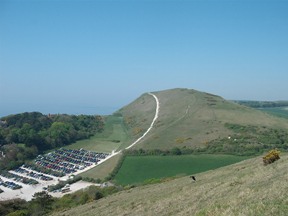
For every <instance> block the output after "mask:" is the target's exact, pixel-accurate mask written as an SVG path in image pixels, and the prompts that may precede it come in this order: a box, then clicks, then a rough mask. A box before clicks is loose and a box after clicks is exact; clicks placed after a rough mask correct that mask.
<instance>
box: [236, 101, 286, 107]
mask: <svg viewBox="0 0 288 216" xmlns="http://www.w3.org/2000/svg"><path fill="white" fill-rule="evenodd" d="M233 102H236V103H238V104H241V105H244V106H248V107H252V108H273V107H288V101H249V100H234V101H233Z"/></svg>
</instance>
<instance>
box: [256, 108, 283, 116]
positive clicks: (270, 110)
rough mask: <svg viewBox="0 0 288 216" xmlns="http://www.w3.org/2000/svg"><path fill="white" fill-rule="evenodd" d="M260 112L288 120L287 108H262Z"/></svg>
mask: <svg viewBox="0 0 288 216" xmlns="http://www.w3.org/2000/svg"><path fill="white" fill-rule="evenodd" d="M260 110H262V111H264V112H267V113H269V114H272V115H275V116H278V117H282V118H287V119H288V108H287V107H275V108H262V109H260Z"/></svg>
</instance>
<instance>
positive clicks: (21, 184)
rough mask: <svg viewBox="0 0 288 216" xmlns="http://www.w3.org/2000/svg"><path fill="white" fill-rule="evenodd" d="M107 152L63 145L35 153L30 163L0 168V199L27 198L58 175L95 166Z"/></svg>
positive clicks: (67, 174)
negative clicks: (42, 152)
mask: <svg viewBox="0 0 288 216" xmlns="http://www.w3.org/2000/svg"><path fill="white" fill-rule="evenodd" d="M108 156H109V154H106V153H97V152H92V151H87V150H84V149H79V150H78V149H74V150H71V149H65V148H61V149H58V150H55V151H54V152H51V153H48V154H45V155H38V157H37V158H36V159H35V160H34V161H33V163H29V164H24V165H22V166H21V167H19V168H17V169H14V170H9V171H1V172H0V191H3V192H2V193H0V200H7V199H13V198H20V197H23V198H24V199H26V200H29V199H31V198H32V196H33V194H34V193H35V192H40V191H42V190H43V188H45V187H48V186H49V185H52V184H57V183H58V182H59V180H60V177H62V176H69V175H73V174H75V175H76V174H79V173H80V172H82V171H84V170H87V169H90V168H92V167H94V166H96V165H97V164H98V163H99V162H101V161H104V160H105V159H107V157H108ZM75 188H77V187H75Z"/></svg>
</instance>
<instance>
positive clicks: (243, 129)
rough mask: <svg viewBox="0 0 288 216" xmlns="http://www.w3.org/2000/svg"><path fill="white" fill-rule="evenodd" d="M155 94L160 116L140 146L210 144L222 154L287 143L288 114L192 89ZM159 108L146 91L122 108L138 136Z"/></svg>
mask: <svg viewBox="0 0 288 216" xmlns="http://www.w3.org/2000/svg"><path fill="white" fill-rule="evenodd" d="M152 93H153V94H154V95H155V96H156V97H157V98H158V100H159V103H160V108H159V116H158V119H157V121H156V122H155V125H154V127H153V130H151V132H149V133H148V134H147V136H145V138H144V139H143V140H142V141H141V142H140V143H139V144H137V145H136V146H135V147H134V148H136V149H137V148H138V149H139V148H142V149H171V148H175V147H177V148H182V149H183V148H186V149H187V148H189V149H199V150H201V149H203V148H206V150H207V148H209V149H210V150H211V151H212V152H222V153H236V152H237V151H241V149H242V150H243V149H244V150H245V151H246V152H247V151H250V150H251V151H250V154H253V153H255V152H257V151H259V150H260V149H263V150H264V149H269V148H271V147H280V148H283V147H285V148H286V145H287V143H286V142H287V138H288V134H287V132H286V130H287V128H288V121H287V119H282V118H278V117H275V116H271V115H269V114H267V113H264V112H262V111H260V110H257V109H253V108H249V107H246V106H243V105H239V104H237V103H234V102H231V101H227V100H225V99H224V98H222V97H220V96H217V95H214V94H210V93H205V92H200V91H196V90H192V89H183V88H177V89H170V90H164V91H158V92H152ZM155 107H156V103H155V100H154V98H153V97H152V96H151V95H149V94H147V93H146V94H143V95H141V96H140V97H139V98H137V99H136V100H135V101H133V102H132V103H130V104H128V105H127V106H125V107H123V108H122V109H120V110H119V111H118V112H119V113H120V114H121V115H122V116H123V117H124V122H125V125H126V127H127V129H128V133H129V135H130V136H131V137H133V138H134V139H136V138H137V137H140V136H141V134H143V132H144V131H145V130H147V128H148V127H149V125H150V123H151V121H152V119H153V117H154V114H155ZM285 140H286V141H285ZM240 141H241V142H240ZM239 147H241V149H239ZM287 147H288V146H287ZM206 150H205V151H206Z"/></svg>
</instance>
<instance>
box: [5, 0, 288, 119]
mask: <svg viewBox="0 0 288 216" xmlns="http://www.w3.org/2000/svg"><path fill="white" fill-rule="evenodd" d="M178 87H181V88H191V89H196V90H199V91H205V92H210V93H213V94H217V95H220V96H222V97H224V98H225V99H248V100H288V1H285V0H283V1H280V0H278V1H277V0H273V1H272V0H269V1H260V0H254V1H253V0H252V1H248V0H243V1H241V0H238V1H235V0H230V1H229V0H226V1H216V0H210V1H205V0H204V1H200V0H199V1H188V0H187V1H181V0H174V1H164V0H158V1H157V0H156V1H152V0H151V1H148V0H142V1H141V0H130V1H128V0H126V1H124V0H118V1H116V0H115V1H109V0H106V1H104V0H103V1H99V0H98V1H97V0H95V1H92V0H91V1H80V0H70V1H69V0H62V1H57V0H50V1H49V0H42V1H36V0H30V1H29V0H0V116H3V115H7V114H12V113H17V112H25V111H40V112H44V113H74V114H80V113H87V114H93V113H99V114H102V113H105V114H109V113H112V112H113V111H116V110H117V109H119V108H121V107H122V106H124V105H127V104H128V103H130V102H132V101H133V100H134V99H136V98H137V97H139V96H140V95H141V94H143V93H145V92H150V91H159V90H164V89H170V88H178Z"/></svg>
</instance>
